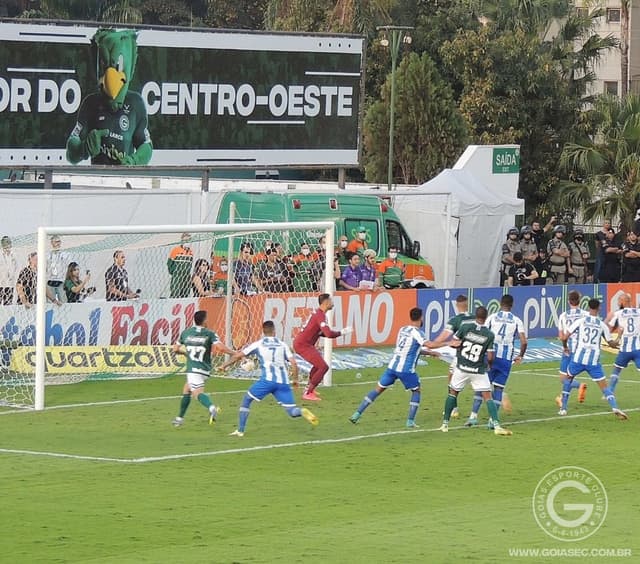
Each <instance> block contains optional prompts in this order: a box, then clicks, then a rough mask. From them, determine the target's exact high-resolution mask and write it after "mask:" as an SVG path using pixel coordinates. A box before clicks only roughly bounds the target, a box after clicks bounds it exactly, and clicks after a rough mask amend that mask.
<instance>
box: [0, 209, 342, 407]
mask: <svg viewBox="0 0 640 564" xmlns="http://www.w3.org/2000/svg"><path fill="white" fill-rule="evenodd" d="M186 238H188V244H187V243H184V240H185V239H186ZM54 239H59V240H61V241H62V244H63V252H64V253H65V261H64V264H63V267H64V268H65V269H66V274H67V277H69V275H70V274H69V273H70V272H72V271H76V272H75V276H76V277H77V270H78V268H79V269H80V271H81V272H82V274H81V275H80V277H79V279H78V278H76V279H75V282H71V283H69V284H68V283H67V281H66V280H65V281H64V283H63V287H64V288H65V291H73V292H75V291H76V290H78V289H80V290H78V292H81V293H82V296H83V298H82V300H78V303H71V302H69V301H67V298H66V297H65V296H63V297H62V299H60V301H61V302H62V303H58V296H60V290H59V286H53V287H52V285H51V284H52V281H51V276H52V275H51V272H52V269H51V266H52V262H53V261H54V260H55V259H54V258H52V257H54V256H56V255H54V254H53V251H54V250H55V249H52V245H53V241H54ZM321 239H324V241H323V243H324V246H325V247H324V248H325V249H326V252H324V251H323V250H322V249H321V245H320V241H321ZM182 243H184V246H183V245H182ZM178 246H180V247H181V248H184V249H188V251H187V250H184V251H180V252H183V253H185V256H186V253H187V252H188V253H189V256H190V257H191V258H190V259H189V261H187V262H189V265H188V266H185V265H182V266H181V268H182V270H183V271H184V272H185V273H186V274H185V275H188V276H189V279H188V280H183V281H182V286H183V287H188V289H189V290H190V291H189V294H188V296H184V295H180V296H177V297H176V295H175V292H174V290H175V288H174V282H175V279H173V278H172V277H174V276H176V272H177V270H174V271H173V272H174V274H171V272H170V260H169V259H168V258H167V257H169V256H170V255H172V253H173V251H172V249H176V248H178ZM245 247H247V248H249V249H250V251H251V252H250V253H246V254H245V255H246V257H247V258H243V256H242V255H241V254H240V249H241V248H245ZM306 248H308V249H310V252H309V253H304V254H303V253H302V252H301V251H306ZM267 249H268V250H267ZM333 249H334V224H333V222H328V221H322V222H292V223H264V222H263V223H232V224H217V225H162V226H157V225H143V226H108V227H82V226H80V227H41V228H39V229H38V233H37V257H38V259H39V262H38V267H37V278H36V296H38V298H37V299H36V300H35V302H36V303H35V307H33V308H26V307H25V308H24V311H25V312H29V311H33V310H35V312H34V314H35V315H34V317H35V319H34V320H33V322H34V324H35V331H34V332H35V339H33V342H32V341H29V340H28V339H23V343H22V344H23V345H24V347H22V349H23V350H20V351H19V354H18V355H17V356H19V358H20V359H22V361H21V362H22V364H20V363H18V361H17V360H16V363H17V364H16V366H23V367H24V366H25V362H24V359H25V358H26V357H27V356H28V355H29V354H31V355H32V357H35V358H34V362H33V365H34V377H33V390H34V395H33V398H32V400H28V399H26V400H25V402H24V403H25V404H26V405H25V406H27V407H28V406H29V403H30V401H31V404H30V405H31V407H35V409H36V410H42V409H44V406H45V390H46V386H45V384H47V383H50V382H54V381H56V382H57V381H60V380H61V381H62V382H65V381H78V380H83V379H86V377H89V376H87V374H88V373H89V374H91V370H93V371H94V373H101V374H102V372H104V371H105V370H108V371H113V372H117V371H118V370H120V368H119V366H120V365H123V366H124V365H125V364H126V363H125V362H124V361H122V362H120V361H118V362H120V364H118V362H116V361H115V360H114V359H115V358H116V356H115V355H116V354H117V355H120V356H118V357H117V358H119V359H120V358H125V356H126V358H129V359H130V358H136V359H137V361H136V362H139V363H140V365H141V366H146V365H147V364H148V365H154V366H155V364H157V365H158V366H160V365H162V371H161V373H160V374H155V375H162V374H165V375H166V373H167V370H169V368H167V366H169V365H171V363H172V362H173V363H174V365H173V373H176V372H178V371H179V370H176V367H175V359H172V354H173V353H171V352H170V345H171V341H172V340H173V342H175V340H174V339H175V338H176V335H179V333H180V332H181V331H182V330H184V329H185V328H186V327H187V326H188V325H190V324H191V323H192V318H193V313H194V312H195V311H196V310H197V309H205V310H207V311H208V313H209V314H210V315H209V316H208V318H209V326H210V327H211V328H212V329H213V330H215V331H216V332H217V333H218V334H219V335H220V336H221V338H223V339H224V340H225V342H226V343H227V344H228V345H229V346H231V347H232V348H235V349H238V348H240V347H243V346H245V345H246V344H248V343H249V342H251V341H252V340H255V339H257V338H259V336H260V334H261V327H262V321H263V320H264V319H274V321H276V320H277V322H276V330H277V334H278V336H279V337H281V338H283V339H284V340H285V341H286V342H288V343H289V344H291V340H292V337H293V336H294V334H295V332H297V331H299V330H300V328H301V327H302V325H303V324H304V322H306V318H307V317H308V315H309V313H310V312H311V310H312V309H315V307H317V296H318V294H320V293H322V292H323V291H325V289H327V290H326V291H327V292H328V293H331V294H332V293H333V290H334V287H335V286H334V285H335V278H334V270H333V268H334V262H333V257H334V253H333ZM57 252H58V253H59V252H60V251H59V250H58V251H57ZM117 252H120V255H118V256H119V257H121V258H122V259H123V265H124V266H118V268H119V269H125V270H126V271H127V275H128V279H127V280H126V281H125V286H124V287H123V288H124V290H125V293H124V294H122V295H119V296H117V297H116V298H115V299H114V297H113V295H112V296H111V299H107V298H108V296H107V293H108V292H109V291H112V292H115V291H116V290H115V289H112V290H109V288H110V287H111V286H110V284H111V285H112V280H111V279H110V278H108V276H109V272H111V269H112V268H115V267H116V265H117V260H120V258H118V259H116V253H117ZM276 253H277V256H276V258H275V259H273V257H272V258H271V259H267V257H268V256H269V255H271V254H274V256H275V255H276ZM231 254H232V255H233V256H230V255H231ZM125 255H126V256H125ZM179 256H182V255H179ZM183 258H184V257H183ZM125 260H126V262H124V261H125ZM185 261H186V259H185ZM202 261H204V262H202ZM270 261H271V262H270ZM274 262H276V263H277V265H278V266H277V268H276V267H273V263H274ZM307 262H309V264H307ZM67 263H68V264H67ZM205 263H206V264H205ZM172 264H173V263H172ZM225 264H226V265H227V267H228V268H227V269H225V268H224V266H225ZM196 265H199V266H198V268H199V269H200V271H202V272H201V274H202V273H204V274H202V275H198V276H200V278H199V279H202V281H203V282H204V283H205V286H206V288H207V292H206V295H203V294H200V295H195V292H196V291H200V283H199V282H198V280H196V275H197V274H198V273H197V272H196V271H195V270H194V269H195V267H196ZM73 266H75V268H72V267H73ZM274 269H276V270H278V271H279V272H281V275H282V276H281V278H282V285H280V286H277V287H274V286H273V284H274V282H273V280H274V279H273V278H269V277H268V274H270V273H272V271H273V270H274ZM205 271H206V272H205ZM85 272H86V274H85ZM94 272H95V273H96V277H95V278H90V276H93V273H94ZM113 272H120V270H117V269H116V270H114V271H113ZM58 275H59V272H58ZM262 276H264V278H261V277H262ZM85 277H86V279H87V280H89V279H90V282H87V283H84V284H83V282H82V280H83V279H84V278H85ZM108 280H111V281H108ZM121 282H122V280H121ZM223 282H224V284H223ZM218 283H220V286H217V284H218ZM73 284H76V285H75V286H73ZM243 284H248V286H247V287H245V286H243ZM196 286H198V288H197V289H196ZM136 287H137V288H141V290H136V291H134V288H136ZM121 289H122V288H121ZM192 292H193V294H192ZM69 296H71V299H72V300H75V299H76V297H77V295H76V294H73V293H70V294H69ZM290 303H292V304H296V305H297V307H296V308H293V306H291V308H290V307H289V305H290ZM11 307H16V308H21V307H24V306H20V305H16V306H11ZM290 309H295V311H290ZM307 310H309V311H307ZM31 315H33V314H31ZM301 315H302V316H303V317H304V318H302V317H300V316H301ZM229 321H230V322H229ZM25 323H26V322H25ZM25 332H26V331H25ZM332 345H333V343H332V340H331V339H325V340H324V356H325V359H326V361H327V363H328V364H329V365H331V354H332ZM30 349H31V350H30ZM32 349H35V354H33V350H32ZM114 351H115V352H114ZM30 358H31V357H30ZM65 362H66V363H67V364H70V365H74V366H76V365H77V367H78V368H77V371H78V373H77V374H73V375H72V376H71V377H69V376H68V373H65V375H62V376H59V373H60V371H61V370H62V369H61V368H60V366H61V365H62V364H64V363H65ZM218 362H221V359H218ZM116 365H118V366H116ZM65 366H67V365H65ZM105 366H107V367H108V368H105ZM92 367H93V368H92ZM54 368H55V370H57V371H58V372H56V374H53V371H54V370H53V369H54ZM13 370H14V372H16V373H17V372H18V371H19V370H25V369H24V368H22V369H20V368H14V369H13ZM49 370H51V371H52V373H50V372H49ZM122 370H123V371H125V372H126V374H125V376H126V377H132V376H136V377H137V376H138V375H136V374H132V373H131V370H130V369H129V368H128V367H123V368H122ZM133 370H135V368H134V369H133ZM143 376H147V377H148V376H149V374H147V372H145V373H144V374H143ZM245 376H248V375H245ZM254 376H255V375H254ZM331 383H332V382H331V371H329V373H328V374H327V376H326V377H325V384H326V385H331ZM1 388H2V384H1V383H0V395H1V394H2V389H1ZM1 401H2V398H1V397H0V402H1ZM17 403H18V404H20V402H17Z"/></svg>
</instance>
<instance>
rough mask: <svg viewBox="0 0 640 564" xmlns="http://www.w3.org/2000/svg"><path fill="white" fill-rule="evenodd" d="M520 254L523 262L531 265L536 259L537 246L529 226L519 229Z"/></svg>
mask: <svg viewBox="0 0 640 564" xmlns="http://www.w3.org/2000/svg"><path fill="white" fill-rule="evenodd" d="M520 252H521V253H522V258H523V259H524V262H528V263H531V264H533V263H534V262H535V260H536V259H537V258H538V245H537V244H536V242H535V241H534V240H533V232H532V231H531V227H530V226H529V225H525V226H523V227H522V229H520Z"/></svg>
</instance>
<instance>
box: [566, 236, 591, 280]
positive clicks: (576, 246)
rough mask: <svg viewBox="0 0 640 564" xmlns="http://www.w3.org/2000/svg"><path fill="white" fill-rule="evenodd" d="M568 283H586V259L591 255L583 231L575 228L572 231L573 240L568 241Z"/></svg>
mask: <svg viewBox="0 0 640 564" xmlns="http://www.w3.org/2000/svg"><path fill="white" fill-rule="evenodd" d="M569 253H570V255H569V262H570V264H571V267H570V268H569V283H570V284H586V283H587V261H588V260H589V257H590V256H591V253H590V252H589V246H588V245H587V244H586V243H585V242H584V231H583V230H582V229H576V230H575V231H574V232H573V241H571V243H569Z"/></svg>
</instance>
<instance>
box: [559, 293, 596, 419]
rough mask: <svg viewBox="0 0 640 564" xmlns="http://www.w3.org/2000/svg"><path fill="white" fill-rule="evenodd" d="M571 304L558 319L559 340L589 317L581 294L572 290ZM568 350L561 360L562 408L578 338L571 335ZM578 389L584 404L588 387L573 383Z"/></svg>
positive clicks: (560, 400)
mask: <svg viewBox="0 0 640 564" xmlns="http://www.w3.org/2000/svg"><path fill="white" fill-rule="evenodd" d="M567 298H568V302H569V309H568V310H567V311H563V312H562V313H561V314H560V317H558V339H562V335H563V334H564V333H566V332H567V330H568V329H569V327H570V326H571V324H572V323H573V322H574V321H577V320H578V319H581V318H583V317H585V316H587V315H589V314H588V313H587V312H586V311H585V310H584V309H582V308H581V307H580V292H578V291H577V290H571V291H570V292H569V295H568V296H567ZM568 345H569V346H568V348H567V349H565V350H564V352H563V354H562V358H561V359H560V394H559V395H558V396H556V405H557V406H558V407H559V408H562V396H563V390H564V383H565V381H566V379H567V368H568V367H569V362H571V355H572V354H573V351H574V350H575V348H576V336H575V335H571V337H569V342H568ZM574 388H578V401H579V402H580V403H582V402H584V400H585V397H586V395H587V385H586V384H585V383H580V382H578V380H572V381H571V389H574Z"/></svg>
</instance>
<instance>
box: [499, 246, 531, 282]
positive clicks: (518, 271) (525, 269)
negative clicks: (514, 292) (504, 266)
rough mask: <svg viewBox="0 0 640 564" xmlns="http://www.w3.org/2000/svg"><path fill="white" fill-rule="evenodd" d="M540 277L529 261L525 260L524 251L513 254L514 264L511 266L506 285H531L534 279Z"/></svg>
mask: <svg viewBox="0 0 640 564" xmlns="http://www.w3.org/2000/svg"><path fill="white" fill-rule="evenodd" d="M537 277H538V272H537V271H536V269H535V268H534V267H533V265H531V264H530V263H528V262H525V260H524V258H523V256H522V253H520V252H518V253H515V254H514V255H513V264H512V265H511V267H510V268H509V272H508V278H507V283H506V286H531V283H532V281H533V280H535V279H536V278H537Z"/></svg>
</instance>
